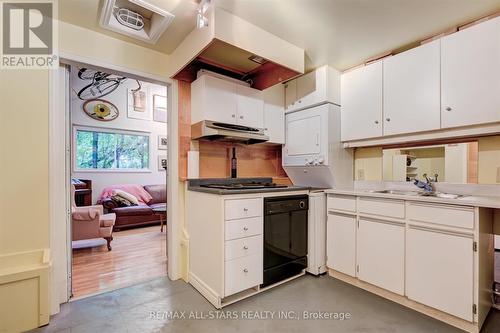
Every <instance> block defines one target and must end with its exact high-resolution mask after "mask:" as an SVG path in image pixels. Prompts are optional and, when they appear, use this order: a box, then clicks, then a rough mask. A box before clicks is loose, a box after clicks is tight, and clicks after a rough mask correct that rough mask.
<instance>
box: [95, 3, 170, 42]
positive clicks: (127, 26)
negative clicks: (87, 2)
mask: <svg viewBox="0 0 500 333" xmlns="http://www.w3.org/2000/svg"><path fill="white" fill-rule="evenodd" d="M173 19H174V15H172V14H171V13H169V12H167V11H166V10H163V9H161V8H159V7H157V6H154V5H151V4H150V3H149V2H147V1H146V0H104V5H103V7H102V12H101V21H100V24H101V26H102V27H103V28H105V29H108V30H111V31H114V32H117V33H120V34H122V35H126V36H129V37H132V38H136V39H139V40H142V41H145V42H148V43H151V44H156V42H157V41H158V39H159V38H160V37H161V35H162V34H163V33H164V32H165V30H167V28H168V26H169V25H170V23H172V20H173Z"/></svg>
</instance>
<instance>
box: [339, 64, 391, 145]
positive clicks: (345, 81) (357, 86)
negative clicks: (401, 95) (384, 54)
mask: <svg viewBox="0 0 500 333" xmlns="http://www.w3.org/2000/svg"><path fill="white" fill-rule="evenodd" d="M382 67H383V65H382V61H379V62H376V63H373V64H370V65H367V66H364V67H361V68H357V69H354V70H352V71H350V72H347V73H345V74H342V77H341V85H342V90H341V101H342V113H341V114H342V116H341V124H342V125H341V138H342V141H349V140H356V139H366V138H372V137H377V136H382Z"/></svg>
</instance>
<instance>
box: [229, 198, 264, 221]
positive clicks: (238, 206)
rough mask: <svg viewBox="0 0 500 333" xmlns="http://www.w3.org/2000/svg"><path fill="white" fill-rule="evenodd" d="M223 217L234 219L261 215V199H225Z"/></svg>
mask: <svg viewBox="0 0 500 333" xmlns="http://www.w3.org/2000/svg"><path fill="white" fill-rule="evenodd" d="M225 203H226V206H225V210H224V213H225V219H226V221H227V220H235V219H244V218H247V217H255V216H262V209H263V208H262V199H261V198H255V199H238V200H226V202H225Z"/></svg>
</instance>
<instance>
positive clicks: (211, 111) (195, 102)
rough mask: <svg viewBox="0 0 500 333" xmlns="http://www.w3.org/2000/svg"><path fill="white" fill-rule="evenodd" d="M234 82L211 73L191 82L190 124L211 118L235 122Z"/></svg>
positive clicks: (229, 122)
mask: <svg viewBox="0 0 500 333" xmlns="http://www.w3.org/2000/svg"><path fill="white" fill-rule="evenodd" d="M236 116H237V99H236V84H235V83H233V82H231V81H228V80H224V79H221V78H218V77H215V76H211V75H202V76H200V77H199V78H198V79H196V80H195V81H193V83H191V124H195V123H197V122H199V121H202V120H213V121H219V122H223V123H228V124H236V123H237V118H236Z"/></svg>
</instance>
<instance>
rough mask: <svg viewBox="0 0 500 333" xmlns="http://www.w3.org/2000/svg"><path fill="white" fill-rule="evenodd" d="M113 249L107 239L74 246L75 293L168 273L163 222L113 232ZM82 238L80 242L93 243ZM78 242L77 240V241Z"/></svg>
mask: <svg viewBox="0 0 500 333" xmlns="http://www.w3.org/2000/svg"><path fill="white" fill-rule="evenodd" d="M113 238H114V240H113V241H112V242H111V246H112V247H113V250H112V251H108V250H107V248H106V245H105V244H106V241H104V240H96V241H91V242H94V244H95V242H99V244H102V245H100V246H97V247H90V248H75V246H74V248H73V275H72V276H73V297H74V298H78V297H82V296H85V295H90V294H95V293H99V292H102V291H107V290H113V289H117V288H121V287H125V286H129V285H132V284H136V283H138V282H142V281H146V280H151V279H154V278H157V277H160V276H166V274H167V256H166V246H167V240H166V232H160V226H153V227H146V228H138V229H131V230H124V231H119V232H114V233H113ZM89 243H90V242H89V241H86V243H83V244H82V242H79V243H78V244H76V245H77V246H79V247H81V246H86V245H89ZM74 245H75V244H74Z"/></svg>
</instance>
